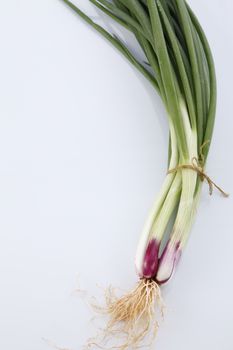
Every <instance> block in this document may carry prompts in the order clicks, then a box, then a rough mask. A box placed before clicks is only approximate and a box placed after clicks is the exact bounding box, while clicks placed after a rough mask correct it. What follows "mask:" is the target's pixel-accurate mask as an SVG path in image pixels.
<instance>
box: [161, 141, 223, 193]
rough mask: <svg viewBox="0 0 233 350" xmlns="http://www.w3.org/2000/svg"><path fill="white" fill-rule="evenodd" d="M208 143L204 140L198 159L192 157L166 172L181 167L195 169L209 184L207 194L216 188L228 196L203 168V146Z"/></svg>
mask: <svg viewBox="0 0 233 350" xmlns="http://www.w3.org/2000/svg"><path fill="white" fill-rule="evenodd" d="M207 143H209V141H206V142H204V143H203V145H202V146H201V149H200V160H199V159H197V158H196V157H193V158H192V160H191V164H181V165H177V166H176V167H175V168H174V169H170V170H168V172H167V173H168V174H172V173H176V172H177V171H179V170H183V169H189V170H193V171H195V172H196V173H197V174H198V175H199V176H200V179H201V181H202V182H203V181H204V180H206V182H207V183H208V185H209V194H210V195H212V194H213V190H214V188H216V189H217V190H218V191H219V192H220V193H221V194H222V195H223V196H224V197H229V194H228V193H226V192H225V191H223V189H222V188H221V187H219V186H218V185H217V184H216V183H215V182H214V181H213V180H212V179H211V178H210V177H209V176H208V175H207V174H206V173H205V170H204V163H205V158H204V155H203V148H204V147H205V146H206V144H207Z"/></svg>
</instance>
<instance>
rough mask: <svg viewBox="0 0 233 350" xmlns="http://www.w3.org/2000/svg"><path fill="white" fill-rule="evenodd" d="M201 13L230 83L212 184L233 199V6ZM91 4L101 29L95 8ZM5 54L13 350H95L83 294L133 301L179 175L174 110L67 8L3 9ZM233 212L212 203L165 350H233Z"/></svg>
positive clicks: (0, 137) (2, 215) (20, 4)
mask: <svg viewBox="0 0 233 350" xmlns="http://www.w3.org/2000/svg"><path fill="white" fill-rule="evenodd" d="M190 3H191V5H192V7H193V9H194V10H195V12H196V13H197V15H198V17H199V19H200V21H201V23H202V24H203V27H204V29H205V31H206V33H207V36H208V38H209V41H210V44H211V47H212V50H213V54H214V57H215V61H216V69H217V76H218V91H219V96H218V111H217V121H216V128H215V134H214V142H213V145H212V149H211V154H210V157H209V161H208V173H209V174H210V175H211V176H213V177H214V179H216V180H217V181H218V183H219V184H221V185H222V186H223V187H224V189H226V190H227V191H229V192H233V189H232V177H233V167H232V149H233V137H232V130H233V114H232V109H233V108H232V100H233V97H232V76H233V75H232V73H233V71H232V62H233V44H232V34H231V33H232V32H233V24H232V10H233V5H232V1H231V0H221V1H220V0H212V1H211V3H210V2H203V1H202V0H195V1H194V0H192V1H190ZM79 5H80V6H81V7H82V8H83V9H85V10H86V11H87V12H88V13H89V14H91V15H92V16H94V17H95V18H96V19H97V20H98V21H99V18H100V16H99V14H98V12H96V11H95V10H93V7H92V6H90V5H89V4H88V2H87V1H86V0H80V1H79ZM101 18H102V19H104V21H105V18H104V17H103V16H101ZM110 30H111V27H110ZM118 32H119V30H118ZM123 37H124V38H125V40H126V41H127V42H128V43H129V44H130V45H131V46H133V45H134V44H133V41H132V39H131V37H130V36H129V35H128V34H127V35H125V33H124V35H123ZM0 45H1V51H0V63H1V64H0V237H1V239H0V349H4V350H16V349H17V350H46V349H49V346H48V344H47V343H46V342H45V341H44V340H43V338H45V339H49V340H51V341H52V342H53V343H54V344H57V345H58V346H60V347H65V348H68V349H81V346H82V345H83V344H84V343H85V340H86V339H87V338H88V337H89V336H91V335H93V333H94V328H95V327H93V326H92V325H91V323H90V322H89V320H90V318H91V316H92V312H91V311H90V310H89V308H88V307H87V306H86V305H85V303H84V301H83V300H82V298H79V297H78V296H77V295H75V293H74V290H75V288H77V285H78V283H77V281H79V283H81V285H82V288H83V289H85V290H87V291H88V292H89V294H90V295H100V294H101V293H102V292H100V291H99V289H98V287H97V286H96V284H99V285H101V286H103V287H106V286H108V285H109V284H110V283H111V284H113V285H115V286H121V287H123V288H125V289H129V288H132V287H133V286H134V284H135V282H136V280H137V278H136V275H135V271H134V253H135V248H136V244H137V240H138V237H139V234H140V230H141V228H142V226H143V222H144V219H145V217H146V215H147V212H148V210H149V208H150V206H151V204H152V202H153V199H154V197H155V195H156V193H157V191H158V190H159V188H160V185H161V182H162V179H163V177H164V174H165V171H166V161H167V160H166V157H167V141H168V140H167V139H168V135H167V124H166V119H165V114H164V110H163V107H162V104H161V103H160V101H159V99H158V97H157V96H156V95H155V93H154V91H153V90H152V88H151V87H150V86H149V84H148V83H147V82H146V81H145V79H144V78H143V77H141V76H140V75H139V74H138V73H137V72H136V71H135V70H134V69H133V68H132V67H131V66H130V65H129V64H128V63H127V62H126V60H125V59H124V58H123V57H122V56H121V55H120V54H118V53H117V51H116V50H115V49H113V48H112V47H111V46H110V45H109V44H108V43H107V42H106V41H104V40H103V39H102V38H100V36H99V35H97V34H96V33H95V32H94V31H93V30H91V29H90V28H88V26H87V25H85V24H84V23H83V22H82V21H80V20H79V18H78V17H77V16H76V15H75V14H74V13H73V12H71V11H70V10H69V9H68V8H67V7H66V6H64V4H63V3H62V2H61V1H58V0H40V1H35V0H34V1H33V0H20V1H19V0H11V1H3V0H2V1H1V2H0ZM232 209H233V202H232V197H230V198H229V199H227V200H226V199H223V198H222V197H221V196H219V194H218V193H216V194H215V195H214V196H213V197H212V198H210V197H209V196H208V188H207V186H205V187H204V190H203V194H202V200H201V205H200V208H199V211H198V216H197V220H196V223H195V225H194V228H193V230H192V235H191V238H190V240H189V243H188V246H187V248H186V251H185V253H184V255H183V259H182V261H181V263H180V266H179V268H178V271H177V273H176V275H175V277H174V279H173V280H172V282H171V283H170V284H169V285H168V286H167V287H166V288H165V290H164V297H165V302H166V305H167V315H166V319H165V322H164V324H163V325H162V327H161V330H160V333H159V335H158V338H157V342H156V344H155V346H154V348H155V349H157V350H165V349H166V350H175V349H179V350H186V349H189V350H194V349H195V350H196V349H199V350H202V349H203V350H206V349H211V350H219V349H221V350H231V349H233V332H232V326H233V299H232V295H233V282H232V276H233V274H232V268H233V253H232V249H233V234H232Z"/></svg>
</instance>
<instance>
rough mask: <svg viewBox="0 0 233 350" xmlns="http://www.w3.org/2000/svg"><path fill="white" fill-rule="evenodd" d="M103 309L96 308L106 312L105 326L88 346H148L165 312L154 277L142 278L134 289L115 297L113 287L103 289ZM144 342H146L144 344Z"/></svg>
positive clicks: (123, 347) (127, 347)
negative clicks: (150, 278)
mask: <svg viewBox="0 0 233 350" xmlns="http://www.w3.org/2000/svg"><path fill="white" fill-rule="evenodd" d="M105 297H106V309H101V308H99V307H98V311H105V312H106V313H107V314H108V315H109V318H110V319H109V322H108V324H107V327H106V329H104V330H103V331H102V336H101V338H98V340H97V339H91V340H90V341H89V343H88V345H87V348H89V349H90V348H92V347H94V346H95V347H99V348H101V349H120V350H125V349H136V348H140V347H142V346H150V345H151V344H152V342H153V340H154V338H155V336H156V334H157V331H158V327H159V323H158V320H159V319H160V318H161V317H162V318H163V314H164V305H163V302H162V298H161V292H160V287H159V286H158V284H157V283H156V282H155V281H153V280H147V279H143V280H141V281H140V282H139V283H138V284H137V286H136V287H135V289H133V290H132V291H131V292H130V293H128V294H125V295H123V296H122V297H121V298H119V299H118V298H117V297H116V296H115V293H114V290H113V289H112V288H109V289H108V290H107V291H106V295H105ZM113 339H114V340H116V341H117V345H115V346H111V347H107V346H106V347H103V346H102V345H101V344H103V343H104V344H106V343H107V342H108V341H109V340H110V341H111V343H112V340H113ZM144 341H147V345H145V344H144Z"/></svg>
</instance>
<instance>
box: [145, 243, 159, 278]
mask: <svg viewBox="0 0 233 350" xmlns="http://www.w3.org/2000/svg"><path fill="white" fill-rule="evenodd" d="M158 261H159V244H158V242H157V241H156V239H152V240H151V241H150V242H149V244H148V246H147V249H146V253H145V256H144V261H143V277H145V278H152V277H154V276H155V275H156V272H157V270H158Z"/></svg>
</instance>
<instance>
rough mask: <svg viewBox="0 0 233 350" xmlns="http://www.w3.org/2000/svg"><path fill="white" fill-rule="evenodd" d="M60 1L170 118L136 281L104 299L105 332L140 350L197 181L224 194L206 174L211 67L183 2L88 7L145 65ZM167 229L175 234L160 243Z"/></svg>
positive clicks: (135, 0) (128, 0) (117, 0)
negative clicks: (146, 85)
mask: <svg viewBox="0 0 233 350" xmlns="http://www.w3.org/2000/svg"><path fill="white" fill-rule="evenodd" d="M63 1H64V2H65V3H66V4H67V5H68V6H69V7H71V8H72V9H73V10H74V11H75V12H76V13H77V14H78V15H79V16H81V17H82V18H83V20H84V21H86V22H87V23H89V24H90V25H91V26H92V27H93V28H94V29H95V30H96V31H98V32H99V33H100V34H101V35H102V36H104V37H105V39H107V40H108V41H110V42H111V44H113V45H114V46H115V48H117V49H118V50H119V51H120V52H121V53H122V54H123V55H124V57H125V58H126V59H127V60H128V61H129V62H130V63H131V64H132V65H134V67H135V68H136V69H137V70H139V71H140V72H141V73H142V74H143V75H144V76H145V78H146V79H147V80H148V81H149V82H150V83H151V85H152V86H153V87H154V89H155V90H156V91H157V93H158V94H159V95H160V97H161V99H162V101H163V103H164V107H165V109H166V112H167V117H168V125H169V132H170V137H169V138H170V139H169V159H168V172H167V175H166V177H165V180H164V183H163V185H162V188H161V191H160V193H159V196H158V197H157V199H156V201H155V203H154V205H153V207H152V209H151V212H150V214H149V216H148V219H147V220H146V223H145V226H144V229H143V232H142V235H141V238H140V240H139V244H138V248H137V253H136V260H135V262H136V269H137V272H138V275H139V278H140V281H139V283H138V285H137V286H136V288H135V289H134V290H133V291H132V292H130V293H128V294H126V295H124V296H123V297H122V298H120V299H111V298H110V297H108V298H107V301H108V303H107V308H108V312H109V315H110V321H109V324H108V326H107V330H108V331H109V334H111V335H113V334H116V332H118V333H119V332H121V333H122V334H123V338H124V341H123V342H122V343H121V344H120V345H119V348H121V349H126V348H127V347H131V346H139V345H141V344H142V341H143V339H144V337H145V336H147V335H148V334H153V333H154V331H155V330H156V329H157V321H156V317H155V306H156V304H157V303H159V304H160V286H161V285H162V284H163V283H165V282H167V281H169V279H170V278H171V276H172V274H173V272H174V269H175V267H176V265H177V263H178V261H179V259H180V256H181V254H182V251H183V249H184V247H185V244H186V242H187V238H188V236H189V232H190V228H191V225H192V222H193V218H194V215H195V212H196V207H197V204H198V200H199V197H200V191H201V186H202V182H203V181H204V180H206V181H207V182H208V184H209V187H210V192H211V193H212V190H213V186H216V187H217V188H218V189H219V190H220V191H221V192H222V193H223V194H224V195H226V194H225V193H224V192H223V191H222V190H221V189H220V188H219V187H218V186H217V185H215V183H214V182H213V181H212V180H211V179H210V178H209V177H208V176H207V175H206V174H205V171H204V168H205V163H206V159H207V156H208V151H209V147H210V143H211V138H212V133H213V127H214V120H215V112H216V77H215V68H214V62H213V58H212V54H211V51H210V48H209V45H208V42H207V39H206V37H205V34H204V32H203V30H202V28H201V26H200V24H199V22H198V19H197V18H196V16H195V15H194V13H193V12H192V10H191V8H190V7H189V5H188V4H187V3H186V2H185V1H184V0H112V1H110V0H90V2H91V3H92V4H94V5H95V6H96V7H97V8H98V9H100V10H101V11H103V12H104V13H105V14H107V15H108V16H109V17H110V18H111V19H113V20H115V21H117V22H118V23H119V24H120V25H122V26H123V27H124V28H126V29H127V30H129V31H130V32H132V33H133V34H134V36H135V37H136V39H137V41H138V43H139V45H140V47H141V48H142V50H143V52H144V55H145V57H146V62H140V61H139V60H138V59H137V58H136V57H135V55H134V54H133V53H132V52H131V51H130V50H129V48H128V47H127V45H126V44H125V43H123V42H122V41H121V40H120V39H119V38H118V37H117V36H116V35H114V34H111V33H109V32H108V31H106V30H105V29H104V28H102V27H101V26H99V25H98V24H96V23H95V22H93V21H92V19H91V18H89V17H88V16H87V15H86V14H84V13H83V12H82V11H81V10H80V9H79V8H77V7H76V6H75V5H74V4H73V3H71V2H70V1H68V0H63ZM168 223H172V229H171V232H170V236H169V239H168V241H166V242H165V244H164V239H165V231H166V229H167V227H168ZM118 333H117V334H118Z"/></svg>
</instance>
